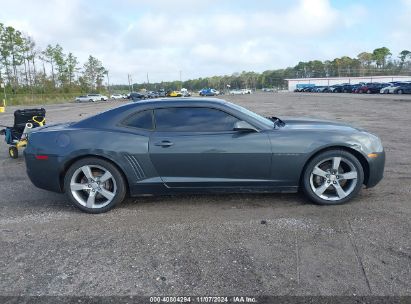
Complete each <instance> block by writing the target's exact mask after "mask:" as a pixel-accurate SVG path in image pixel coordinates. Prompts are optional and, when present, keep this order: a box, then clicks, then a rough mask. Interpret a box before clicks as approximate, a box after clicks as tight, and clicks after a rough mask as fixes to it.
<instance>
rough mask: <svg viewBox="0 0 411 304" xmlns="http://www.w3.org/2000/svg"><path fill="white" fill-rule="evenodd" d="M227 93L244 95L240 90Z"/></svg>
mask: <svg viewBox="0 0 411 304" xmlns="http://www.w3.org/2000/svg"><path fill="white" fill-rule="evenodd" d="M229 93H230V95H244V92H243V91H242V90H239V89H233V90H230V92H229Z"/></svg>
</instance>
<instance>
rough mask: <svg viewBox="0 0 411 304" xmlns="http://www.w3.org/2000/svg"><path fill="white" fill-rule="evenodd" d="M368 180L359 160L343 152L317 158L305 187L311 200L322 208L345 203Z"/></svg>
mask: <svg viewBox="0 0 411 304" xmlns="http://www.w3.org/2000/svg"><path fill="white" fill-rule="evenodd" d="M363 181H364V170H363V168H362V165H361V163H360V162H359V160H358V159H357V158H356V157H355V156H354V155H352V154H351V153H349V152H347V151H343V150H330V151H325V152H323V153H320V154H319V155H317V156H315V157H314V158H313V159H312V160H311V161H310V162H309V163H308V164H307V166H306V169H305V171H304V173H303V180H302V186H303V190H304V192H305V194H306V195H307V196H308V198H309V199H310V200H311V201H312V202H314V203H316V204H320V205H337V204H343V203H345V202H347V201H349V200H350V199H352V198H353V197H354V196H356V195H357V194H358V192H359V191H360V190H361V187H362V184H363Z"/></svg>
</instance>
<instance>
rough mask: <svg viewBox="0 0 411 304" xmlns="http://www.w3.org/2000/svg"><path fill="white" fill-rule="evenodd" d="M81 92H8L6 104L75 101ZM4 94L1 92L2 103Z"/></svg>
mask: <svg viewBox="0 0 411 304" xmlns="http://www.w3.org/2000/svg"><path fill="white" fill-rule="evenodd" d="M79 95H81V93H50V94H7V100H6V105H7V106H13V105H41V104H56V103H64V102H69V101H73V100H74V99H75V97H76V96H79ZM3 99H4V95H3V94H0V105H2V104H3Z"/></svg>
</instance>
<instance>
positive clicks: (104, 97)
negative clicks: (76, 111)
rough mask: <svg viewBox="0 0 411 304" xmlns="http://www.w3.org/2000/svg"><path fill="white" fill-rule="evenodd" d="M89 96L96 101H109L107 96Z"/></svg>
mask: <svg viewBox="0 0 411 304" xmlns="http://www.w3.org/2000/svg"><path fill="white" fill-rule="evenodd" d="M87 96H89V97H92V98H94V101H98V100H101V101H107V100H108V97H107V96H105V95H101V94H88V95H87Z"/></svg>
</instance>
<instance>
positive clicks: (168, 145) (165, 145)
mask: <svg viewBox="0 0 411 304" xmlns="http://www.w3.org/2000/svg"><path fill="white" fill-rule="evenodd" d="M154 145H156V146H159V147H163V148H167V147H171V146H172V145H174V144H173V143H172V142H171V141H168V140H163V141H161V142H158V143H155V144H154Z"/></svg>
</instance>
